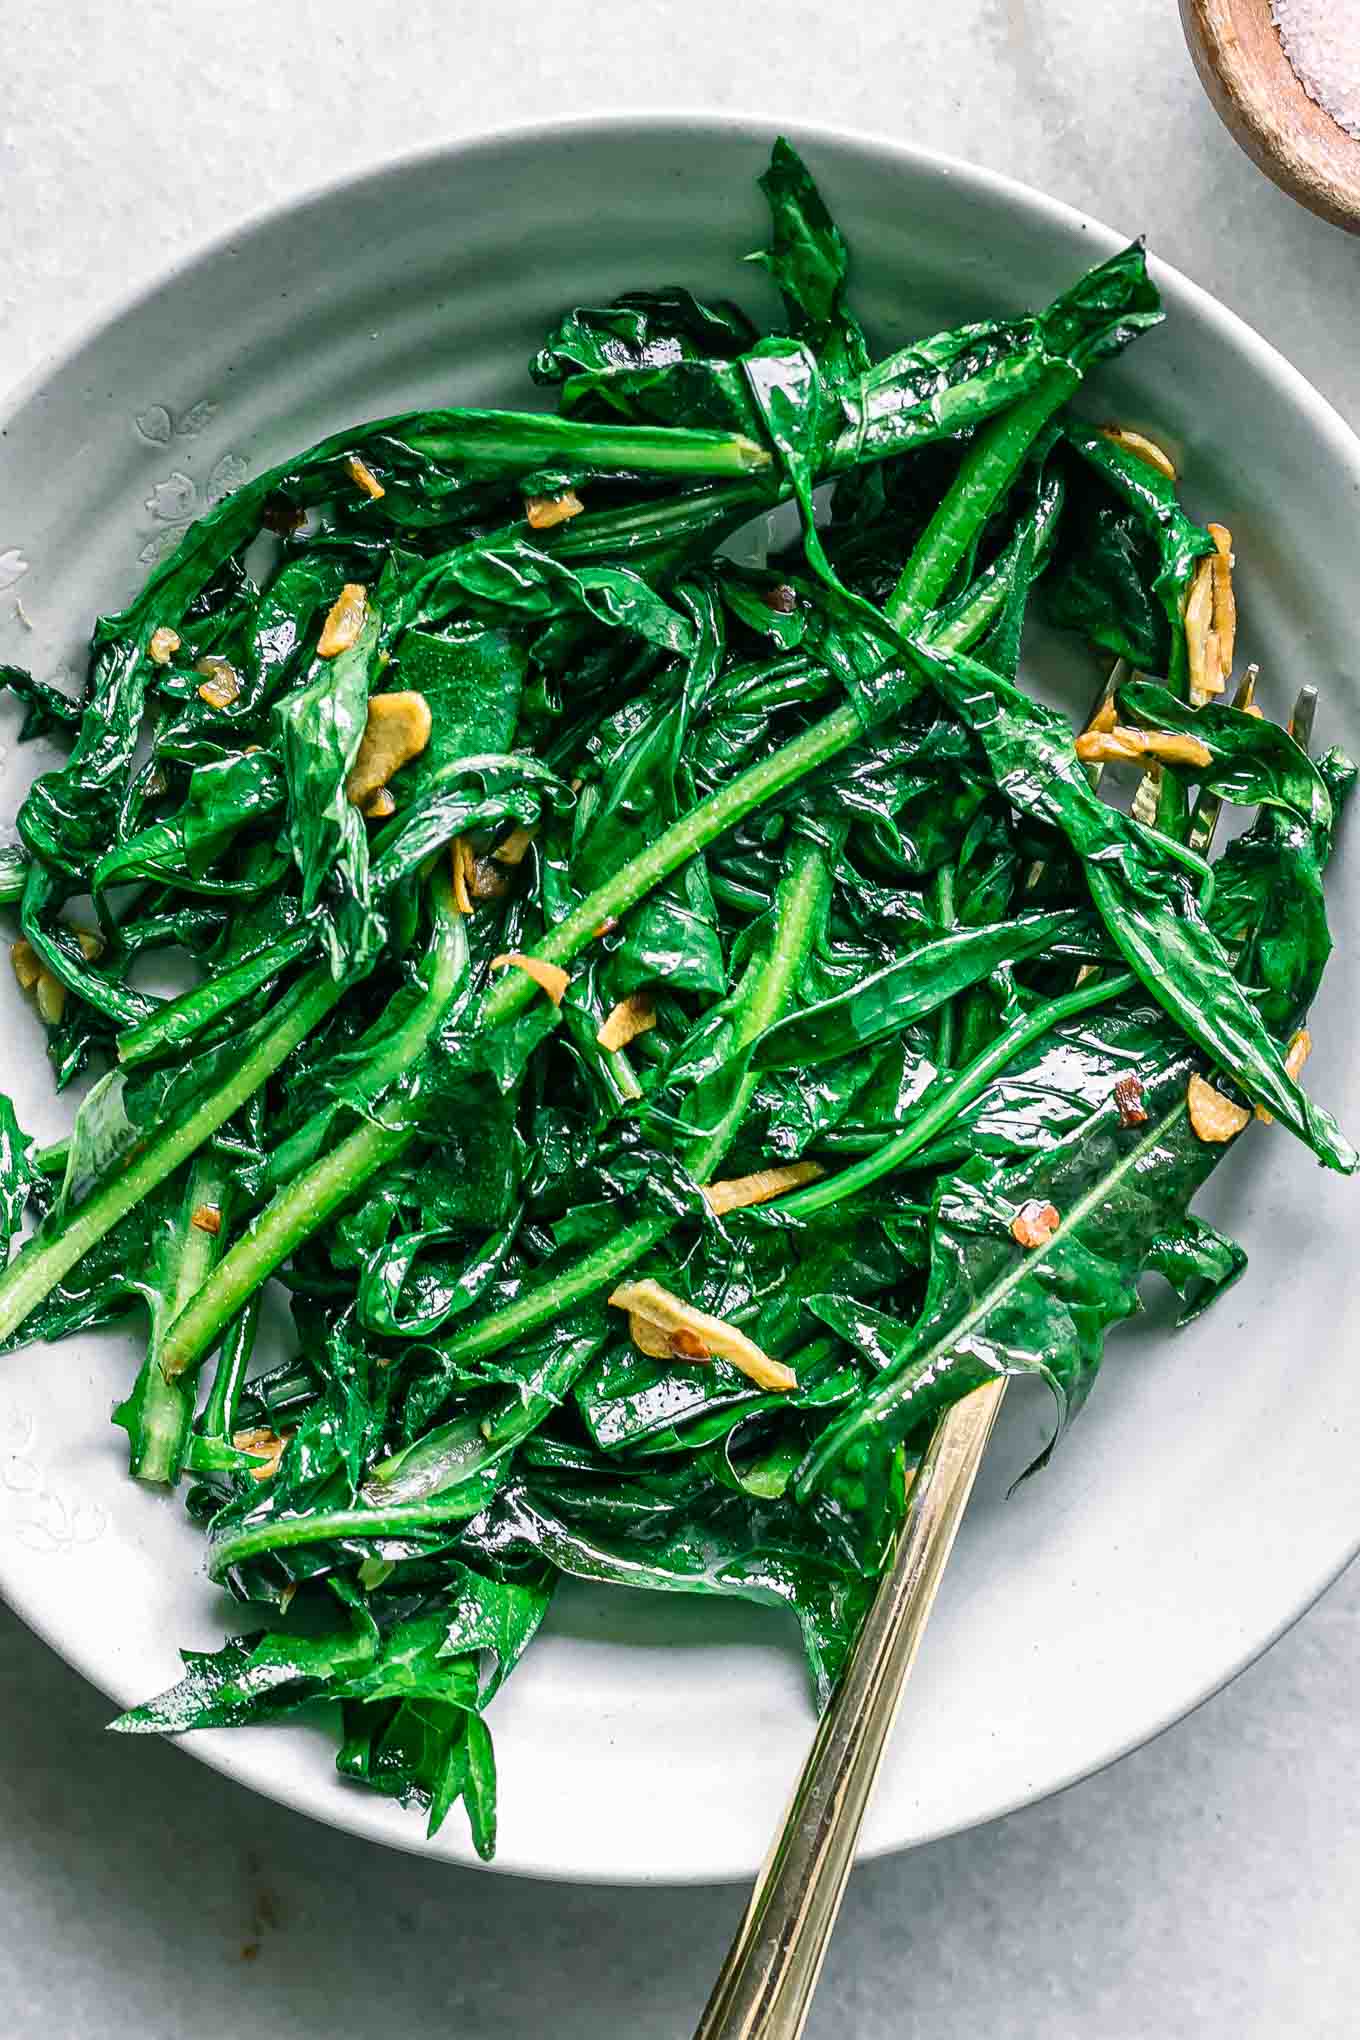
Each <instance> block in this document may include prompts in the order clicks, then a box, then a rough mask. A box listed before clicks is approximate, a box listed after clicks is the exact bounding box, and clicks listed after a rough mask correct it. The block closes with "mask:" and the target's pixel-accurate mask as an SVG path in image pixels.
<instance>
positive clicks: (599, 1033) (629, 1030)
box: [595, 992, 656, 1055]
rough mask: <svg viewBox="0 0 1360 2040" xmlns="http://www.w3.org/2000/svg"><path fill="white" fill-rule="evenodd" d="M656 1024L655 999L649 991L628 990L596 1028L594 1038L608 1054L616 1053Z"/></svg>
mask: <svg viewBox="0 0 1360 2040" xmlns="http://www.w3.org/2000/svg"><path fill="white" fill-rule="evenodd" d="M655 1025H656V1001H655V1000H654V999H653V997H652V995H651V993H650V992H630V993H629V994H628V997H627V998H626V999H620V1000H619V1003H618V1005H617V1006H615V1007H614V1008H613V1010H612V1012H610V1013H609V1015H608V1017H607V1018H606V1019H605V1021H604V1022H603V1024H602V1025H601V1026H600V1027H599V1028H598V1029H597V1030H596V1034H595V1039H596V1041H598V1042H599V1044H600V1047H601V1048H603V1049H606V1050H607V1051H608V1052H609V1054H611V1055H613V1054H616V1053H617V1051H618V1050H619V1049H621V1048H627V1046H628V1044H629V1042H630V1041H633V1040H635V1039H636V1038H637V1036H638V1035H639V1034H646V1033H647V1031H648V1030H649V1028H652V1027H655Z"/></svg>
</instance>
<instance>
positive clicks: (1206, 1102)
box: [1185, 1075, 1251, 1142]
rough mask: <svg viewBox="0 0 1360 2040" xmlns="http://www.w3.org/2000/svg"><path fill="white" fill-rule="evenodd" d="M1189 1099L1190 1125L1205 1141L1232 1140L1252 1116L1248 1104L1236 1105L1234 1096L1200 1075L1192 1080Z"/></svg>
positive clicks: (1187, 1100) (1187, 1099)
mask: <svg viewBox="0 0 1360 2040" xmlns="http://www.w3.org/2000/svg"><path fill="white" fill-rule="evenodd" d="M1185 1102H1186V1104H1187V1105H1188V1107H1189V1109H1190V1124H1191V1126H1193V1127H1194V1129H1195V1132H1196V1133H1197V1134H1198V1135H1199V1137H1200V1139H1201V1140H1207V1141H1213V1142H1220V1141H1225V1140H1231V1139H1232V1138H1233V1137H1234V1135H1235V1134H1239V1133H1240V1132H1241V1131H1242V1128H1243V1127H1244V1126H1245V1125H1246V1123H1247V1121H1248V1120H1249V1119H1250V1118H1251V1114H1250V1112H1248V1110H1247V1109H1246V1107H1245V1106H1244V1105H1234V1104H1233V1102H1232V1099H1231V1098H1225V1097H1224V1095H1223V1093H1222V1092H1221V1091H1216V1090H1215V1089H1214V1087H1213V1085H1212V1084H1210V1083H1206V1081H1205V1079H1204V1078H1203V1077H1201V1076H1198V1075H1196V1076H1193V1077H1191V1079H1190V1088H1189V1090H1188V1091H1187V1093H1186V1099H1185Z"/></svg>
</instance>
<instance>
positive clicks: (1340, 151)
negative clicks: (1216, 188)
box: [1181, 0, 1360, 234]
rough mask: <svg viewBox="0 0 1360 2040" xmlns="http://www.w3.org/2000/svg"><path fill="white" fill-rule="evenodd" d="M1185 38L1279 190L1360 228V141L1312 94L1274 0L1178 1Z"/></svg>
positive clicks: (1212, 93) (1228, 119) (1241, 137)
mask: <svg viewBox="0 0 1360 2040" xmlns="http://www.w3.org/2000/svg"><path fill="white" fill-rule="evenodd" d="M1181 20H1182V22H1183V24H1184V27H1185V39H1186V42H1187V43H1188V44H1189V46H1190V54H1191V56H1192V57H1193V58H1194V60H1195V69H1196V70H1197V71H1198V72H1199V75H1200V79H1201V81H1202V83H1203V85H1204V89H1205V91H1206V92H1207V93H1208V95H1209V97H1210V99H1212V101H1213V103H1214V105H1215V106H1216V107H1217V109H1218V112H1219V114H1220V116H1221V117H1222V120H1223V122H1224V125H1225V126H1226V127H1227V129H1228V132H1229V133H1230V134H1231V135H1232V136H1233V138H1234V140H1236V141H1238V142H1240V144H1241V145H1242V147H1243V148H1244V149H1245V150H1246V152H1247V154H1248V155H1249V156H1250V157H1251V159H1252V161H1253V162H1254V163H1256V164H1258V165H1259V166H1260V168H1261V169H1262V170H1264V171H1265V173H1266V175H1267V177H1271V178H1273V179H1274V181H1275V182H1276V184H1278V185H1279V186H1280V188H1281V190H1282V191H1287V192H1288V193H1289V194H1290V196H1291V198H1296V199H1298V201H1299V203H1300V204H1301V205H1306V206H1307V207H1308V208H1309V210H1310V211H1312V212H1315V213H1321V215H1322V217H1323V219H1325V220H1333V221H1335V223H1336V225H1337V226H1339V227H1345V228H1347V229H1348V230H1349V232H1351V233H1352V234H1356V233H1360V141H1356V140H1354V139H1353V138H1352V137H1351V136H1350V135H1348V134H1347V133H1346V130H1345V129H1344V128H1342V127H1338V125H1337V123H1336V122H1335V121H1334V120H1333V119H1332V117H1331V115H1330V114H1329V113H1326V112H1324V110H1323V109H1322V107H1320V106H1319V105H1318V104H1317V102H1316V101H1315V100H1312V99H1310V98H1309V97H1308V94H1307V93H1306V92H1305V91H1304V89H1303V87H1302V85H1301V84H1300V83H1299V81H1298V78H1297V77H1296V76H1295V74H1294V70H1293V67H1292V66H1291V64H1290V62H1289V59H1288V57H1287V56H1286V55H1285V53H1284V48H1283V45H1282V44H1281V42H1280V37H1279V31H1278V30H1277V29H1276V27H1275V24H1274V22H1273V21H1272V19H1271V14H1270V0H1181Z"/></svg>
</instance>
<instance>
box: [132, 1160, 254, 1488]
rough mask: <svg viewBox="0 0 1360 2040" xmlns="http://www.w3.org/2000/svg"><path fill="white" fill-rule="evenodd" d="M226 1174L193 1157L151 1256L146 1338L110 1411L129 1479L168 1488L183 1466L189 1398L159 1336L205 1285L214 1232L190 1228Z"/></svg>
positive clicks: (218, 1200) (216, 1200) (212, 1202)
mask: <svg viewBox="0 0 1360 2040" xmlns="http://www.w3.org/2000/svg"><path fill="white" fill-rule="evenodd" d="M229 1180H230V1179H229V1177H228V1174H227V1171H226V1169H225V1168H224V1167H223V1165H222V1164H221V1163H220V1162H219V1161H218V1160H217V1159H216V1158H215V1157H214V1156H213V1155H212V1154H200V1155H198V1156H197V1157H196V1158H195V1160H194V1162H193V1165H192V1167H191V1168H190V1170H189V1177H188V1181H187V1183H186V1184H185V1188H184V1196H183V1199H182V1201H181V1204H180V1209H179V1212H178V1214H177V1217H176V1220H175V1223H174V1226H173V1228H172V1229H171V1230H169V1231H168V1233H167V1234H166V1235H165V1236H164V1237H163V1238H162V1240H161V1242H160V1245H159V1249H158V1254H157V1260H158V1264H159V1266H158V1270H157V1275H158V1284H159V1288H160V1294H159V1296H158V1298H157V1301H156V1305H155V1308H154V1310H153V1312H152V1319H151V1336H150V1338H149V1339H148V1341H147V1349H146V1358H145V1360H144V1361H143V1362H142V1368H141V1372H140V1374H139V1375H138V1377H137V1382H136V1386H135V1387H134V1389H133V1391H132V1394H131V1395H130V1396H129V1397H128V1398H127V1400H126V1401H125V1402H123V1403H121V1404H120V1405H119V1407H118V1408H117V1409H116V1410H115V1411H114V1422H115V1423H116V1424H121V1425H122V1426H123V1429H124V1430H125V1431H126V1432H127V1434H128V1440H129V1447H130V1450H129V1470H130V1471H131V1473H132V1476H133V1478H134V1479H135V1480H145V1481H156V1482H159V1483H162V1484H163V1485H165V1486H168V1487H173V1486H174V1484H175V1482H176V1481H177V1480H178V1479H179V1476H180V1469H181V1468H182V1466H183V1464H184V1448H185V1446H186V1444H187V1442H188V1438H189V1430H190V1426H191V1425H192V1423H193V1416H194V1404H193V1393H192V1390H191V1388H190V1386H189V1384H188V1382H176V1381H170V1380H168V1379H167V1378H166V1375H165V1372H164V1370H163V1368H162V1365H161V1359H162V1351H163V1346H164V1340H165V1333H166V1331H167V1329H168V1327H169V1326H170V1325H171V1324H172V1323H173V1321H174V1320H175V1318H176V1317H178V1315H179V1313H180V1311H181V1310H183V1308H184V1306H185V1304H186V1303H187V1302H188V1301H189V1299H190V1297H191V1296H192V1295H193V1294H194V1292H195V1290H197V1289H198V1288H199V1287H200V1285H201V1284H202V1283H203V1282H204V1281H206V1279H207V1276H208V1273H209V1271H210V1269H211V1268H212V1264H213V1262H214V1261H215V1260H216V1258H217V1247H218V1241H217V1235H216V1234H214V1233H211V1232H205V1231H204V1230H203V1229H202V1228H201V1227H199V1226H196V1225H195V1224H194V1222H193V1221H194V1213H195V1212H196V1211H198V1210H199V1209H200V1208H201V1207H203V1206H212V1207H215V1208H216V1210H217V1212H218V1214H219V1217H220V1215H221V1209H222V1203H223V1199H224V1197H225V1195H226V1191H227V1186H228V1183H229Z"/></svg>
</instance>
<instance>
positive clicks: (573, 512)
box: [524, 489, 586, 531]
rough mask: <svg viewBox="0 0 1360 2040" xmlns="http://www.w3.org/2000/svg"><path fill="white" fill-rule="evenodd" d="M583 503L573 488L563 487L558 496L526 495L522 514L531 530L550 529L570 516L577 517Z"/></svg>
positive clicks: (563, 522)
mask: <svg viewBox="0 0 1360 2040" xmlns="http://www.w3.org/2000/svg"><path fill="white" fill-rule="evenodd" d="M585 507H586V506H585V504H584V503H583V502H582V501H581V499H580V497H579V496H578V495H577V493H576V491H575V489H564V490H563V491H562V493H561V495H560V496H526V497H525V499H524V514H525V516H526V517H527V518H528V520H529V526H530V529H531V530H533V531H551V530H552V528H553V526H554V525H555V524H565V523H566V522H567V520H568V518H570V517H579V516H580V514H581V512H582V511H583V510H584V509H585Z"/></svg>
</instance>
